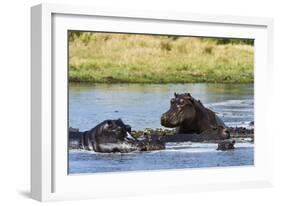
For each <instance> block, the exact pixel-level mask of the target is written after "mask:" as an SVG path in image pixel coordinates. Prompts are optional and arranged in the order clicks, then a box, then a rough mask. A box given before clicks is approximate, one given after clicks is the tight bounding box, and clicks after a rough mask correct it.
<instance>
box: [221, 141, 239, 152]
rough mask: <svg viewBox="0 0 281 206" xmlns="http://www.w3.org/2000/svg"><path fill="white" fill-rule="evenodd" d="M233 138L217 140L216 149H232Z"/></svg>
mask: <svg viewBox="0 0 281 206" xmlns="http://www.w3.org/2000/svg"><path fill="white" fill-rule="evenodd" d="M234 144H235V140H231V141H229V140H224V141H221V142H219V144H218V148H217V150H223V151H224V150H232V149H234Z"/></svg>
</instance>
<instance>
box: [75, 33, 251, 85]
mask: <svg viewBox="0 0 281 206" xmlns="http://www.w3.org/2000/svg"><path fill="white" fill-rule="evenodd" d="M253 65H254V49H253V40H239V39H222V38H201V37H200V38H198V37H177V36H155V35H135V34H112V33H111V34H109V33H93V32H69V81H70V82H91V83H193V82H215V83H250V82H253V80H254V69H253V67H254V66H253Z"/></svg>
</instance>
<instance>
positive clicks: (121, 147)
mask: <svg viewBox="0 0 281 206" xmlns="http://www.w3.org/2000/svg"><path fill="white" fill-rule="evenodd" d="M130 131H131V127H130V125H126V124H124V122H123V121H122V120H121V119H117V120H105V121H103V122H101V123H100V124H98V125H97V126H96V127H94V128H93V129H91V130H89V131H86V132H84V133H83V136H82V137H81V141H80V148H81V149H87V150H94V151H95V152H102V153H109V152H121V153H124V152H131V151H137V150H140V147H139V141H138V140H137V139H135V138H133V137H132V136H131V135H130V133H129V132H130Z"/></svg>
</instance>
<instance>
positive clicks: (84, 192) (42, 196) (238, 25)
mask: <svg viewBox="0 0 281 206" xmlns="http://www.w3.org/2000/svg"><path fill="white" fill-rule="evenodd" d="M156 25H157V26H156ZM31 26H32V28H31V50H32V53H31V56H32V60H31V67H32V68H31V71H32V72H31V73H32V74H31V81H32V83H31V95H32V99H31V108H32V114H31V125H32V128H31V164H32V165H31V196H32V198H34V199H36V200H39V201H53V200H68V199H83V198H97V197H113V196H124V195H136V194H152V193H154V194H156V193H178V192H189V191H206V190H207V191H209V190H214V189H234V188H235V189H238V188H245V187H267V186H271V185H272V179H273V160H272V157H273V133H272V132H271V131H270V129H269V126H270V125H269V121H268V120H269V118H270V115H271V114H270V111H268V109H267V108H270V106H271V102H272V101H273V100H271V99H270V95H268V96H269V97H268V98H267V100H265V99H264V98H263V95H262V94H264V93H266V94H269V93H270V91H272V89H271V88H272V87H273V84H272V82H271V78H272V77H273V76H274V74H273V60H272V58H273V54H272V51H273V48H272V45H273V42H272V39H273V32H272V29H273V21H272V19H269V18H258V17H236V16H221V15H202V14H188V13H159V12H147V11H128V10H120V9H118V10H115V9H108V8H92V7H87V6H70V5H57V4H40V5H37V6H34V7H32V8H31ZM67 30H85V31H114V32H133V33H149V34H179V35H191V36H208V37H236V38H237V37H239V38H253V39H255V165H254V166H252V167H232V168H206V169H181V170H169V171H168V170H161V171H145V172H143V171H140V172H139V171H138V172H122V173H114V174H113V173H108V174H91V175H76V176H75V175H74V176H69V175H68V174H67V113H66V112H67V109H66V107H67V106H66V103H67V41H66V39H67V35H66V34H67V33H66V31H67ZM264 85H266V88H265V86H264ZM58 136H60V137H63V138H56V137H58ZM262 137H266V138H262ZM163 180H165V181H163Z"/></svg>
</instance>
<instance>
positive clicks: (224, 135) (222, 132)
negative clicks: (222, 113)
mask: <svg viewBox="0 0 281 206" xmlns="http://www.w3.org/2000/svg"><path fill="white" fill-rule="evenodd" d="M211 130H212V131H211V132H209V131H207V132H208V133H209V136H210V137H211V139H212V138H213V139H219V140H224V139H230V133H229V130H228V129H227V128H226V127H224V126H221V125H219V126H216V127H215V126H213V127H212V128H211Z"/></svg>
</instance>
